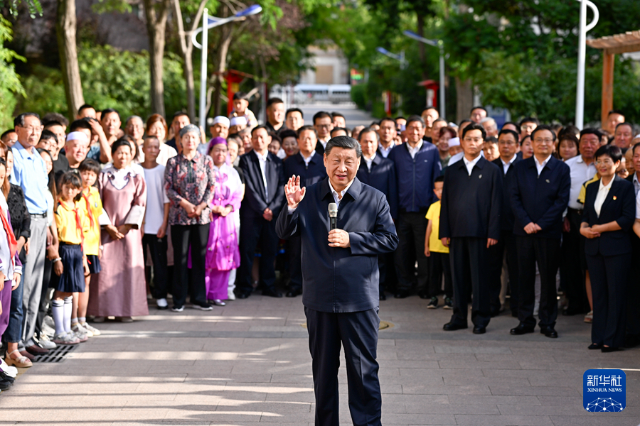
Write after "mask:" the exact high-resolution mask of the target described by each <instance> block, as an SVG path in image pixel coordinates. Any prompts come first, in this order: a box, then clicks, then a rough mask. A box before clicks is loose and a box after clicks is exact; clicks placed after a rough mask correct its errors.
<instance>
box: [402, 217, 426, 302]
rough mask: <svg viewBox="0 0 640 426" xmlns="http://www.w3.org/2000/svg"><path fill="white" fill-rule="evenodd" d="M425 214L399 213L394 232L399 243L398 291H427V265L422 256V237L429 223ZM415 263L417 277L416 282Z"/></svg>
mask: <svg viewBox="0 0 640 426" xmlns="http://www.w3.org/2000/svg"><path fill="white" fill-rule="evenodd" d="M425 214H426V213H420V212H417V213H400V215H399V216H398V221H397V222H396V231H397V233H398V238H399V239H400V242H399V243H398V249H397V250H396V254H395V258H396V268H397V272H398V289H399V290H411V289H412V288H413V287H416V288H417V290H418V292H422V291H427V281H428V279H429V263H428V260H427V256H425V255H424V237H425V234H426V233H427V224H428V223H429V221H428V220H427V219H426V218H425ZM416 261H417V262H418V277H417V282H416V276H415V274H416V267H415V264H416Z"/></svg>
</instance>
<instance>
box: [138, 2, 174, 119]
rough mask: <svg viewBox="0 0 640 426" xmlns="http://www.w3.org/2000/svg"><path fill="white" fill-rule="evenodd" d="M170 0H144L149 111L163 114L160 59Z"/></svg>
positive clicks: (162, 51)
mask: <svg viewBox="0 0 640 426" xmlns="http://www.w3.org/2000/svg"><path fill="white" fill-rule="evenodd" d="M169 5H170V0H160V1H159V2H157V3H156V2H155V1H154V0H144V14H145V17H146V20H147V34H148V35H149V71H150V75H151V112H153V113H156V114H160V115H162V116H164V115H165V111H164V83H163V82H162V74H163V73H162V59H163V58H164V41H165V40H164V36H165V29H166V25H167V14H168V12H169Z"/></svg>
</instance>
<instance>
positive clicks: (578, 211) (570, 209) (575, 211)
mask: <svg viewBox="0 0 640 426" xmlns="http://www.w3.org/2000/svg"><path fill="white" fill-rule="evenodd" d="M568 211H569V213H571V212H573V213H577V214H579V215H580V216H582V212H583V210H577V209H572V208H571V207H569V208H568Z"/></svg>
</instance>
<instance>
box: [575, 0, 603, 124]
mask: <svg viewBox="0 0 640 426" xmlns="http://www.w3.org/2000/svg"><path fill="white" fill-rule="evenodd" d="M578 1H579V2H580V28H579V39H578V82H577V87H576V127H577V128H578V129H580V130H582V127H583V126H584V64H585V61H586V59H585V57H586V55H587V33H588V32H589V31H591V30H592V29H593V27H595V26H596V24H597V23H598V19H599V18H600V12H599V11H598V8H597V7H596V5H595V4H593V3H592V2H590V1H589V0H578ZM587 6H588V7H590V8H591V10H592V11H593V21H591V23H590V24H589V25H587ZM602 124H604V123H602Z"/></svg>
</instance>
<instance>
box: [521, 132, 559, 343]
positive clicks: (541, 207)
mask: <svg viewBox="0 0 640 426" xmlns="http://www.w3.org/2000/svg"><path fill="white" fill-rule="evenodd" d="M555 140H556V134H555V132H554V131H553V130H552V129H551V128H550V127H549V126H545V125H541V126H538V127H536V129H535V130H534V131H533V133H531V143H532V146H533V157H531V158H527V159H526V160H522V161H521V162H519V163H518V164H517V165H516V166H515V170H514V171H515V175H514V176H513V181H512V183H511V187H510V192H511V207H512V208H513V213H514V216H515V222H514V226H513V233H514V235H515V236H516V244H517V247H518V269H519V273H520V279H519V285H520V291H519V292H518V319H519V320H520V324H518V326H517V327H516V328H512V329H511V334H513V335H522V334H526V333H533V330H534V328H535V326H536V319H535V318H534V316H533V309H534V304H535V279H536V263H537V264H538V271H539V272H540V286H541V288H540V309H539V311H538V312H539V318H540V321H539V323H538V325H539V326H540V332H541V333H542V334H544V335H545V336H547V337H551V338H556V337H558V333H557V332H556V330H555V325H556V319H557V318H558V295H557V292H556V273H557V272H558V265H559V262H558V260H559V259H560V240H561V238H562V225H563V219H562V214H563V212H564V211H565V209H566V208H567V205H568V204H569V192H570V190H571V174H570V169H569V166H567V165H566V164H564V163H563V162H562V161H560V160H558V159H556V158H554V157H553V156H552V155H551V154H552V153H553V147H554V144H555Z"/></svg>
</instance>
